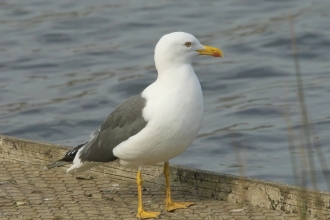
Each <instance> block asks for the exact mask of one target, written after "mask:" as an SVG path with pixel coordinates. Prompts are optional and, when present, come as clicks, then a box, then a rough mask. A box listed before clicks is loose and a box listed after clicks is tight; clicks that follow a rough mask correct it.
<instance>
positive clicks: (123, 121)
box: [79, 95, 147, 162]
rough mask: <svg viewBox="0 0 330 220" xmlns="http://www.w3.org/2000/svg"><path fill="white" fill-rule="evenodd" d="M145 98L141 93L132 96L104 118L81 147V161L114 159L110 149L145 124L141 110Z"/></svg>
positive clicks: (135, 132)
mask: <svg viewBox="0 0 330 220" xmlns="http://www.w3.org/2000/svg"><path fill="white" fill-rule="evenodd" d="M145 104H146V99H144V98H143V97H141V95H137V96H133V97H132V98H130V99H128V100H127V101H125V102H124V103H122V104H121V105H119V106H118V107H117V108H116V109H115V110H114V111H113V112H112V113H111V114H110V115H109V116H108V118H107V119H106V120H105V122H104V123H103V124H102V126H101V127H100V129H99V130H98V132H93V133H92V135H93V137H92V139H91V140H90V141H89V142H88V143H87V144H86V145H85V146H84V147H83V148H82V149H81V152H80V153H79V158H80V160H81V161H82V162H85V161H90V162H109V161H113V160H116V159H117V157H116V156H115V155H113V152H112V150H113V149H114V148H115V147H116V146H117V145H118V144H120V143H121V142H123V141H125V140H127V139H128V138H129V137H131V136H133V135H135V134H137V133H139V132H140V131H141V130H142V129H143V128H144V127H145V126H146V125H147V121H145V119H144V118H143V115H142V110H143V108H144V107H145Z"/></svg>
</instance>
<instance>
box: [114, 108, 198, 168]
mask: <svg viewBox="0 0 330 220" xmlns="http://www.w3.org/2000/svg"><path fill="white" fill-rule="evenodd" d="M174 104H175V103H174ZM195 105H196V106H190V107H189V108H188V111H187V108H186V107H183V108H182V109H180V106H179V108H178V106H176V112H175V113H174V112H169V111H166V109H164V111H162V112H161V113H159V115H157V117H154V119H153V120H150V122H149V123H148V124H147V126H146V128H144V129H143V130H142V131H141V132H140V133H139V134H138V135H135V136H133V137H131V138H129V139H128V140H127V141H125V142H123V143H121V144H120V145H118V146H117V147H116V148H115V149H114V151H113V152H114V155H115V156H117V157H118V158H120V159H121V161H120V163H121V164H122V165H126V166H142V165H151V164H155V163H159V162H163V161H167V160H170V159H172V158H174V157H176V156H178V155H180V154H181V153H182V152H184V151H185V150H186V149H187V148H188V147H189V146H190V145H191V144H192V142H193V141H194V140H195V138H196V136H197V134H198V132H199V130H200V128H201V124H202V120H203V104H202V103H199V104H197V103H196V104H195ZM167 109H173V108H167ZM178 111H181V112H180V114H178Z"/></svg>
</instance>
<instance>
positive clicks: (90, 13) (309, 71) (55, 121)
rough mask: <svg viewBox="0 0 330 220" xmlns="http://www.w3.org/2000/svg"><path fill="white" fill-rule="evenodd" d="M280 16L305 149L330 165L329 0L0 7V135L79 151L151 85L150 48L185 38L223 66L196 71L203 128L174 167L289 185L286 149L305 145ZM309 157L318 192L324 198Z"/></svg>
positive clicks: (209, 62) (68, 0)
mask: <svg viewBox="0 0 330 220" xmlns="http://www.w3.org/2000/svg"><path fill="white" fill-rule="evenodd" d="M288 13H290V14H292V15H293V16H294V25H295V30H296V38H297V43H298V47H299V52H300V67H301V72H302V80H303V84H304V94H305V101H306V105H307V109H308V116H309V120H310V121H311V122H312V123H313V128H314V129H313V131H312V135H311V136H312V140H315V139H317V140H318V143H319V144H320V146H321V149H322V152H323V155H324V156H325V158H330V146H329V142H330V135H329V133H330V110H329V109H330V96H329V92H330V71H329V69H330V52H329V51H330V28H329V22H330V4H329V3H328V1H327V0H323V1H322V0H319V1H316V0H315V1H313V0H309V1H307V0H305V1H301V0H299V1H298V0H291V1H275V0H266V1H261V0H251V1H247V0H246V1H245V0H225V1H197V0H196V1H126V0H125V1H123V0H121V1H109V0H107V1H105V0H104V1H103V0H97V1H87V0H79V1H74V0H57V1H42V0H35V1H33V0H24V1H15V0H14V1H9V0H7V1H6V0H0V133H2V134H6V135H13V136H18V137H22V138H28V139H33V140H40V141H47V142H52V143H58V144H64V145H71V146H75V145H77V144H80V143H82V142H84V141H86V140H88V138H89V134H90V133H91V132H92V131H93V130H95V129H97V128H98V126H99V125H100V124H101V123H102V122H103V120H104V119H105V118H106V116H107V115H108V114H109V113H110V112H111V111H112V110H113V109H114V108H115V107H116V106H117V105H118V104H119V103H121V102H123V101H124V100H125V99H127V98H129V97H130V96H132V95H134V94H137V93H139V92H141V91H142V90H143V89H144V88H145V87H146V86H147V85H148V84H150V83H152V82H153V81H154V80H155V79H156V70H155V67H154V62H153V50H154V46H155V44H156V43H157V41H158V39H159V38H160V37H161V36H162V35H164V34H166V33H169V32H173V31H185V32H189V33H191V34H193V35H195V36H196V37H197V38H198V39H199V40H200V41H201V42H202V43H203V44H206V45H213V46H217V47H220V48H221V49H222V50H223V51H224V53H225V58H224V59H214V58H211V57H200V58H198V59H197V60H196V62H195V63H194V69H195V71H196V73H197V75H198V77H199V79H200V81H201V84H202V88H203V92H204V102H205V119H204V124H203V128H202V130H201V132H200V135H199V137H198V139H197V140H196V141H195V142H194V143H193V145H192V146H191V147H190V148H189V149H188V150H187V151H186V152H185V153H184V154H182V155H180V156H179V157H177V158H175V159H173V160H172V163H176V164H182V165H187V166H191V167H195V168H200V169H205V170H211V171H216V172H222V173H229V174H236V175H237V174H241V173H244V174H245V175H247V176H250V177H256V178H260V179H267V180H274V181H278V182H283V183H289V184H294V178H293V171H292V162H291V160H290V151H289V140H290V139H289V138H288V137H293V138H294V140H295V145H299V144H300V143H301V142H303V138H302V137H303V136H304V134H303V133H302V132H301V127H302V126H301V122H302V117H301V110H300V104H299V99H298V95H297V82H296V77H295V69H294V62H293V57H292V52H291V40H290V26H289V22H288V19H287V18H286V17H287V15H288ZM287 124H289V127H291V128H290V129H287ZM301 153H302V152H301V151H299V150H295V151H294V155H295V156H297V155H298V156H299V155H300V154H301ZM310 153H311V155H312V156H313V157H314V159H315V173H316V176H317V182H318V188H319V189H327V188H326V184H325V180H324V178H323V177H322V169H321V166H320V163H319V162H318V158H317V154H316V151H315V150H312V151H311V152H310ZM297 158H298V157H297ZM328 163H330V161H329V162H328ZM242 164H244V169H242V166H241V165H242ZM301 166H302V165H300V164H299V163H298V164H297V166H296V167H297V168H300V167H301ZM308 178H309V177H308ZM310 186H311V185H310Z"/></svg>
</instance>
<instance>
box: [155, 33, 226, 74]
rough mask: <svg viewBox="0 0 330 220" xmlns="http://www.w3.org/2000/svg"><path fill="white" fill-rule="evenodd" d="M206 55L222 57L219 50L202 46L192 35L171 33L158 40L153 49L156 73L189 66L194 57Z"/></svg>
mask: <svg viewBox="0 0 330 220" xmlns="http://www.w3.org/2000/svg"><path fill="white" fill-rule="evenodd" d="M198 55H208V56H213V57H223V53H222V51H221V50H220V49H218V48H215V47H210V46H204V45H202V44H201V43H200V42H199V41H198V40H197V39H196V38H195V37H194V36H193V35H191V34H188V33H184V32H173V33H170V34H166V35H164V36H163V37H161V38H160V40H159V41H158V43H157V45H156V48H155V64H156V68H157V70H158V71H161V70H164V69H166V68H170V67H173V66H180V65H184V64H191V63H192V60H193V58H194V57H196V56H198Z"/></svg>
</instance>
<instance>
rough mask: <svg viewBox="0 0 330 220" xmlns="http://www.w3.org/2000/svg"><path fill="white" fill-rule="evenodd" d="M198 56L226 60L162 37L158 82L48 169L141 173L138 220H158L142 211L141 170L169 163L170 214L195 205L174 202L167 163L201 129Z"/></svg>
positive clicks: (183, 39) (187, 41)
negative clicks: (112, 167) (108, 166)
mask: <svg viewBox="0 0 330 220" xmlns="http://www.w3.org/2000/svg"><path fill="white" fill-rule="evenodd" d="M199 55H206V56H213V57H223V53H222V51H221V50H220V49H218V48H215V47H211V46H204V45H202V44H201V43H200V42H199V41H198V40H197V39H196V38H195V37H194V36H193V35H191V34H188V33H184V32H173V33H170V34H166V35H164V36H163V37H161V38H160V40H159V41H158V43H157V45H156V48H155V55H154V60H155V65H156V69H157V72H158V77H157V79H156V81H155V82H154V83H152V84H150V85H149V86H148V87H147V88H146V89H144V90H143V91H142V92H141V93H140V94H138V95H136V96H133V97H131V98H129V99H128V100H126V101H125V102H123V103H122V104H120V105H119V106H118V107H117V108H116V109H115V110H114V111H113V112H112V113H111V114H110V115H109V116H108V118H107V119H106V120H105V121H104V123H103V124H102V125H101V127H100V128H99V129H98V130H96V131H95V132H93V133H92V134H91V139H90V140H89V141H88V142H87V143H85V144H81V145H79V146H77V147H76V148H74V149H73V150H70V151H68V152H67V153H66V154H65V155H64V157H63V158H62V159H60V160H58V161H56V162H54V163H51V164H48V165H47V166H46V167H45V168H44V169H50V168H53V167H58V166H63V165H66V164H72V166H71V167H70V168H69V169H68V170H67V172H71V171H75V172H83V171H86V170H89V169H91V168H92V167H94V166H97V165H99V164H101V163H107V162H113V161H118V162H119V163H120V164H121V165H123V166H127V167H137V168H138V172H137V176H136V182H137V188H138V209H137V215H136V217H137V218H138V219H147V218H157V217H158V216H159V215H160V214H161V213H160V212H149V211H145V210H144V208H143V204H142V182H143V181H142V176H141V170H142V167H143V166H146V165H153V164H156V163H160V162H164V175H165V181H166V200H165V203H166V211H173V210H176V209H182V208H187V207H189V206H191V205H193V204H194V203H193V202H174V201H172V198H171V190H170V180H169V175H170V170H169V162H168V161H169V160H170V159H172V158H174V157H176V156H178V155H180V154H181V153H182V152H184V151H185V150H186V149H187V148H188V147H189V146H190V145H191V144H192V142H193V141H194V140H195V138H196V136H197V134H198V132H199V130H200V128H201V126H202V121H203V115H204V105H203V93H202V89H201V85H200V82H199V80H198V78H197V76H196V74H195V72H194V69H193V67H192V65H191V63H192V61H193V59H194V58H195V57H197V56H199Z"/></svg>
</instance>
